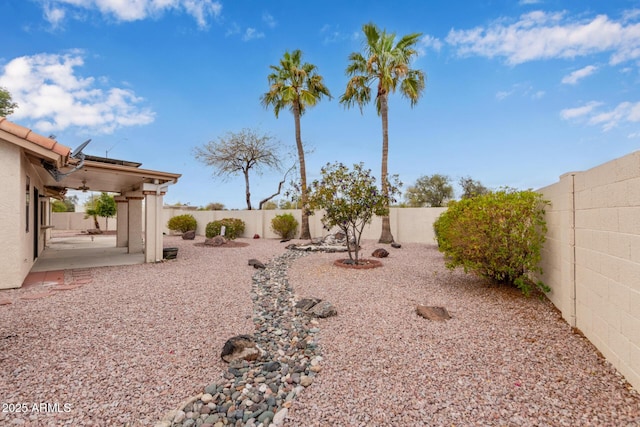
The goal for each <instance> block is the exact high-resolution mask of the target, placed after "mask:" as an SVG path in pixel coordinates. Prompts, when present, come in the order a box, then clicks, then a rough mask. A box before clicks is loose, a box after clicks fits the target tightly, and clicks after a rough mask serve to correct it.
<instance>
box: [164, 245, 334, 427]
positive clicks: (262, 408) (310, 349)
mask: <svg viewBox="0 0 640 427" xmlns="http://www.w3.org/2000/svg"><path fill="white" fill-rule="evenodd" d="M306 255H307V253H306V252H301V251H291V250H289V251H287V252H285V253H284V254H283V255H280V256H278V257H276V258H274V259H272V260H271V261H270V262H269V263H267V264H265V267H266V268H265V269H261V270H259V271H258V272H257V273H256V274H255V275H254V276H253V280H252V281H253V284H252V292H251V295H252V299H253V323H254V326H255V332H254V338H255V341H256V343H257V345H258V347H259V348H260V349H261V350H262V355H261V357H259V358H258V360H256V361H253V362H248V361H234V362H232V363H230V364H229V368H228V369H227V371H226V372H223V373H222V374H221V378H220V379H218V380H217V381H215V382H213V383H211V384H210V385H208V386H207V387H205V389H204V390H203V393H202V394H199V395H197V396H194V397H192V398H191V399H189V400H187V401H185V402H184V403H183V404H182V405H181V406H180V409H179V410H174V411H171V412H170V413H169V414H167V416H166V417H165V420H164V421H161V422H160V423H158V424H157V425H156V426H157V427H160V426H172V427H173V426H175V427H222V426H228V425H231V426H255V427H261V426H262V427H266V426H269V425H272V426H278V425H281V424H282V423H283V422H284V419H285V418H286V417H287V414H288V410H289V408H290V407H291V405H292V403H293V402H292V401H293V399H294V398H295V397H296V396H297V395H298V394H300V393H301V392H302V391H303V390H304V389H305V387H308V386H310V385H311V384H312V383H313V381H314V377H315V375H316V374H317V373H319V372H320V371H321V369H322V367H321V365H320V362H321V361H322V356H321V355H320V347H319V346H318V343H317V341H316V338H315V334H316V333H317V332H319V328H318V321H317V320H315V319H312V318H310V317H309V316H308V315H306V314H304V313H303V312H302V310H300V309H297V308H295V303H296V301H295V297H294V294H293V290H292V288H291V287H290V286H289V282H288V279H287V269H288V267H289V265H290V263H291V262H293V261H294V260H296V259H298V258H300V257H303V256H306Z"/></svg>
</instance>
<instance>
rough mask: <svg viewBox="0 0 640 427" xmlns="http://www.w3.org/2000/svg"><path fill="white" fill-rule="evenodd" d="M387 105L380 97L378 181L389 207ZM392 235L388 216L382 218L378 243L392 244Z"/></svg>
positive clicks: (382, 95) (383, 96)
mask: <svg viewBox="0 0 640 427" xmlns="http://www.w3.org/2000/svg"><path fill="white" fill-rule="evenodd" d="M388 115H389V105H388V103H387V94H386V93H384V94H381V95H380V116H381V117H382V173H381V174H380V180H381V181H382V195H383V196H384V197H385V198H386V199H387V206H389V204H390V203H389V186H388V175H389V172H388V170H387V162H388V160H389V117H388ZM392 242H393V235H392V234H391V222H390V221H389V215H385V216H383V217H382V233H381V234H380V240H378V243H392Z"/></svg>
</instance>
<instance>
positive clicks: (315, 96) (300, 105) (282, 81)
mask: <svg viewBox="0 0 640 427" xmlns="http://www.w3.org/2000/svg"><path fill="white" fill-rule="evenodd" d="M301 61H302V51H300V50H298V49H296V50H294V51H293V52H291V53H289V52H285V53H284V55H283V57H282V59H281V60H280V65H279V66H278V65H270V66H269V68H271V70H272V71H273V72H272V73H271V74H269V75H268V76H267V79H268V80H269V84H270V85H271V86H270V89H269V92H267V93H265V94H264V95H262V97H261V98H260V100H261V102H262V105H263V106H264V107H265V108H267V107H270V106H271V107H273V112H274V114H275V115H276V117H278V115H279V113H280V110H282V109H283V108H289V109H290V110H291V112H295V110H296V109H297V110H298V112H299V113H300V115H302V114H304V113H305V111H306V109H307V108H308V107H313V106H315V105H316V104H317V103H318V101H320V99H321V98H322V96H327V97H328V98H331V93H330V92H329V89H328V88H327V87H326V86H325V85H324V83H323V81H322V80H323V79H322V76H320V75H319V74H317V69H316V66H315V65H313V64H309V63H308V62H305V63H304V64H301Z"/></svg>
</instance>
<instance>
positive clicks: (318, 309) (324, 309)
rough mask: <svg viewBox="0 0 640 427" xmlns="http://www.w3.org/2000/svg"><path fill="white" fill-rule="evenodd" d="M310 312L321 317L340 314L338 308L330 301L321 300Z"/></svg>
mask: <svg viewBox="0 0 640 427" xmlns="http://www.w3.org/2000/svg"><path fill="white" fill-rule="evenodd" d="M309 313H310V314H311V315H312V316H314V317H320V318H322V319H324V318H326V317H331V316H335V315H337V314H338V311H337V310H336V308H335V307H334V306H333V304H331V303H330V302H329V301H320V302H319V303H317V304H316V305H314V306H313V307H312V308H311V310H309Z"/></svg>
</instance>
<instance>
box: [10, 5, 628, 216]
mask: <svg viewBox="0 0 640 427" xmlns="http://www.w3.org/2000/svg"><path fill="white" fill-rule="evenodd" d="M369 22H372V23H374V24H376V25H377V26H378V27H380V28H381V29H384V30H386V31H387V32H392V33H395V34H397V36H398V37H401V36H403V35H406V34H411V33H421V36H420V39H419V40H420V41H419V44H418V45H417V48H418V52H419V55H418V56H417V57H416V58H415V59H414V60H413V62H412V64H411V66H412V67H413V68H417V69H420V70H422V71H423V72H424V73H425V74H426V80H427V81H426V88H425V90H424V92H423V93H422V96H421V98H420V100H419V101H418V103H417V105H416V106H414V107H413V108H411V106H410V103H409V102H408V100H407V99H405V98H403V97H402V96H400V94H399V93H395V94H393V95H391V96H390V101H389V172H390V173H392V174H398V175H399V177H400V180H401V181H402V182H403V183H404V188H406V187H407V186H409V185H411V184H413V183H414V182H415V181H416V179H418V178H420V177H421V176H425V175H432V174H435V173H439V174H444V175H447V176H449V177H450V178H451V180H452V182H454V183H456V182H457V181H458V180H459V179H460V178H462V177H471V178H473V179H475V180H479V181H480V182H481V183H482V184H484V185H485V186H487V187H489V188H494V189H495V188H499V187H502V186H510V187H514V188H518V189H528V188H532V189H537V188H540V187H543V186H546V185H550V184H553V183H554V182H556V181H557V180H558V178H559V176H560V175H562V174H564V173H567V172H571V171H580V170H586V169H589V168H592V167H595V166H597V165H599V164H601V163H604V162H607V161H609V160H612V159H615V158H618V157H621V156H624V155H626V154H628V153H631V152H633V151H635V150H638V148H639V147H640V90H639V87H640V85H639V83H640V0H607V1H602V0H581V1H575V0H520V1H518V0H511V1H507V0H468V1H462V0H450V1H446V2H444V1H437V2H436V1H422V0H416V1H414V0H406V1H403V2H400V3H398V2H390V1H362V0H353V1H348V2H347V1H343V0H339V1H334V0H326V1H322V2H301V1H291V0H277V1H276V0H273V1H269V0H263V1H248V0H234V1H230V0H130V1H123V0H0V41H1V42H0V87H4V88H6V89H7V90H9V92H10V93H11V95H12V97H13V100H14V101H15V102H17V103H18V105H19V108H18V109H17V110H16V111H15V112H14V114H12V115H11V116H9V117H8V118H9V120H11V121H13V122H16V123H18V124H20V125H23V126H26V127H29V128H31V129H33V130H34V131H36V132H38V133H41V134H43V135H45V136H49V135H55V137H56V139H57V140H58V141H59V142H61V143H62V144H64V145H67V146H69V147H71V148H72V149H73V148H75V147H77V146H78V145H80V143H82V142H83V141H85V140H86V139H89V138H91V140H92V141H91V143H90V144H89V146H88V147H87V148H86V149H85V152H86V153H88V154H92V155H95V156H106V157H109V158H116V159H122V160H130V161H136V162H140V163H142V168H146V169H153V170H159V171H165V172H172V173H180V174H182V177H181V178H180V179H179V181H178V183H177V184H175V185H172V186H171V187H169V191H168V193H167V195H166V196H165V203H167V204H175V203H183V204H189V205H192V206H204V205H206V204H208V203H210V202H218V203H223V204H224V205H225V207H227V208H229V209H242V208H245V207H246V203H245V197H244V179H243V177H242V176H241V175H239V176H233V177H229V178H228V179H226V180H222V179H220V178H216V177H214V176H213V172H214V171H213V169H212V168H211V167H210V166H207V165H205V164H204V163H201V162H199V161H197V160H196V159H195V156H194V149H195V148H196V147H202V146H204V145H205V144H206V143H208V142H209V141H214V140H218V138H220V137H223V136H224V135H225V134H227V133H229V132H239V131H241V130H242V129H253V130H256V131H258V132H259V133H261V134H268V135H270V136H271V137H272V138H273V140H274V141H276V142H277V144H278V146H279V147H280V149H281V153H280V157H281V158H282V160H283V169H285V170H286V169H288V167H290V166H291V165H292V164H293V163H294V162H295V161H294V157H293V156H292V154H293V153H295V134H294V122H293V116H292V114H290V113H289V111H282V112H281V113H280V115H279V117H278V118H276V117H275V115H274V113H273V110H270V109H266V108H264V107H263V106H262V105H261V104H260V96H261V95H262V94H263V93H265V92H266V91H267V90H268V89H269V84H268V81H267V75H268V74H269V72H270V68H269V66H270V65H275V64H278V62H279V60H280V59H281V58H282V56H283V54H284V53H285V52H286V51H292V50H295V49H300V50H302V52H303V61H304V62H309V63H312V64H314V65H316V67H317V71H318V73H319V74H320V75H322V76H323V78H324V83H325V85H326V86H327V87H328V88H329V90H330V91H331V95H332V99H323V100H322V101H321V102H320V103H319V104H318V105H316V106H315V107H313V108H311V109H309V110H308V111H307V112H306V114H305V115H304V116H303V117H302V123H301V129H302V139H303V143H304V145H305V147H306V150H307V153H306V163H307V179H308V180H309V182H310V181H312V180H314V179H318V178H319V177H320V168H321V167H322V166H323V165H325V164H326V163H328V162H331V163H333V162H336V161H339V162H342V163H344V164H346V165H349V166H350V165H353V164H354V163H359V162H363V163H364V164H365V166H366V167H367V168H370V169H371V170H372V171H373V173H374V175H376V176H377V177H378V179H379V174H380V166H381V155H382V130H381V128H382V125H381V120H380V117H379V116H378V115H377V114H376V110H375V106H374V104H373V103H372V104H370V105H368V106H366V107H365V108H364V109H363V110H362V112H361V111H360V110H359V109H358V108H357V107H356V108H352V109H346V108H344V106H343V105H341V104H340V103H339V102H338V100H339V98H340V95H342V93H344V90H345V87H346V83H347V80H348V77H347V75H346V74H345V68H346V67H347V65H348V57H349V54H351V53H352V52H361V51H362V47H363V39H364V37H363V34H362V25H363V24H366V23H369ZM283 174H284V172H282V171H276V170H265V171H264V172H263V173H262V174H261V175H257V174H252V175H251V179H252V181H251V193H252V202H253V205H254V207H255V206H256V205H257V204H258V202H259V201H260V200H261V199H263V198H264V197H267V196H268V195H271V194H272V193H274V192H275V191H276V190H277V185H278V182H279V181H280V180H281V179H282V176H283ZM290 177H291V176H290ZM457 190H458V191H459V188H457ZM81 194H82V193H81Z"/></svg>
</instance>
